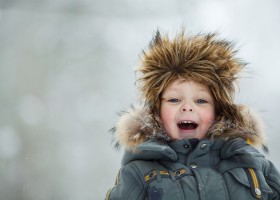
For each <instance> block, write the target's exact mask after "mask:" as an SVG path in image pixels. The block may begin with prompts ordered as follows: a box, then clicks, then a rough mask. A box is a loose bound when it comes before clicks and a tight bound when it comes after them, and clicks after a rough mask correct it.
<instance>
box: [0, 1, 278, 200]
mask: <svg viewBox="0 0 280 200" xmlns="http://www.w3.org/2000/svg"><path fill="white" fill-rule="evenodd" d="M279 20H280V1H278V0H271V1H261V0H247V1H243V0H235V1H222V0H211V1H206V0H204V1H203V0H199V1H197V0H152V1H151V0H133V1H131V0H120V1H113V0H111V1H110V0H103V1H101V0H100V1H97V0H95V1H94V0H24V1H22V0H0V199H1V200H90V199H104V198H105V194H106V192H107V190H108V189H109V188H110V187H112V186H113V185H114V181H115V176H116V174H117V172H118V169H119V167H120V161H121V157H122V150H121V151H116V150H114V148H113V144H112V143H111V139H112V136H111V134H110V132H109V129H110V128H112V127H113V126H114V124H115V122H116V121H117V119H118V115H117V113H118V112H120V111H122V110H125V109H126V108H127V107H129V106H130V104H132V103H135V102H136V101H137V93H136V88H135V86H134V81H135V74H134V71H133V68H134V67H135V66H137V65H138V64H139V54H140V53H141V51H142V49H145V48H146V47H147V45H148V43H149V41H150V40H151V38H152V36H153V34H154V33H155V30H156V29H157V28H158V29H160V30H162V31H163V32H170V34H171V35H172V34H176V32H178V30H180V28H181V27H182V26H184V27H186V32H187V33H189V34H196V33H199V32H219V33H220V37H222V38H228V39H230V40H232V41H236V42H237V45H236V46H237V48H240V51H239V54H238V55H239V57H241V58H242V59H243V60H245V61H247V62H249V63H250V64H249V65H248V68H247V73H244V74H243V77H244V78H243V79H242V80H241V81H240V91H239V92H238V93H237V96H236V101H237V102H239V103H243V104H247V105H249V106H251V107H253V108H254V109H255V110H256V111H258V112H260V114H261V116H262V117H263V119H264V121H265V125H266V132H267V136H268V144H269V147H270V154H269V155H267V157H268V158H269V159H270V160H272V161H273V162H274V163H275V164H276V165H277V166H278V168H280V160H279V156H277V152H279V151H280V147H279V139H280V123H279V122H278V119H279V113H280V105H279V99H280V89H279V86H280V78H279V75H280V59H279V52H280V39H279V35H280V26H279Z"/></svg>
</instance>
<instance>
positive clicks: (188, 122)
mask: <svg viewBox="0 0 280 200" xmlns="http://www.w3.org/2000/svg"><path fill="white" fill-rule="evenodd" d="M193 123H194V122H192V121H189V120H186V121H181V122H180V124H193Z"/></svg>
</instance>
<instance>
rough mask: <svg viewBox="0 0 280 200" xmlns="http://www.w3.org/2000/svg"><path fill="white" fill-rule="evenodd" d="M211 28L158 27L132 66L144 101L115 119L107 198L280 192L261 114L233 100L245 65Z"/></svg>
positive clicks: (160, 199) (210, 198)
mask: <svg viewBox="0 0 280 200" xmlns="http://www.w3.org/2000/svg"><path fill="white" fill-rule="evenodd" d="M235 53H236V51H235V50H233V47H232V45H231V43H229V42H227V41H225V40H219V39H217V37H216V35H215V34H212V35H211V34H208V35H203V34H199V35H195V36H186V35H185V34H184V33H181V34H179V35H177V36H176V37H175V38H174V39H173V40H171V39H169V38H168V37H167V36H164V37H162V36H161V34H160V33H159V32H157V34H156V36H155V38H154V39H153V41H152V42H151V44H150V46H149V48H148V50H147V51H145V52H144V53H143V55H142V63H141V66H140V67H139V69H138V71H139V72H140V77H139V79H138V83H139V89H140V94H141V97H142V98H141V99H142V103H143V105H144V106H142V107H140V108H135V107H133V108H132V109H131V110H129V111H128V112H127V113H124V114H123V115H122V116H121V118H120V120H119V121H118V123H117V125H116V131H115V135H116V140H117V145H122V146H124V148H125V153H124V157H123V160H122V168H121V169H120V172H119V174H118V176H117V180H116V185H115V187H113V188H112V189H110V190H109V191H108V193H107V195H106V199H110V200H184V199H191V200H196V199H200V200H205V199H207V200H220V199H221V200H230V199H231V200H235V199H238V200H243V199H244V200H250V199H274V200H275V199H280V174H279V172H278V170H277V169H276V168H275V167H274V165H273V164H272V163H271V162H270V161H268V160H266V159H265V158H264V156H263V155H262V154H261V153H259V152H258V151H257V150H256V149H255V148H254V147H253V146H262V147H263V148H264V149H265V150H266V145H265V139H264V135H263V132H262V127H261V120H260V119H259V118H257V116H256V114H254V113H253V112H252V111H251V110H249V109H248V108H247V107H245V106H243V105H236V104H235V103H234V101H233V97H234V82H235V81H236V80H237V78H238V76H237V75H238V73H239V72H240V71H241V69H242V68H243V67H244V66H245V64H244V63H243V62H241V61H240V60H239V59H237V58H236V57H235Z"/></svg>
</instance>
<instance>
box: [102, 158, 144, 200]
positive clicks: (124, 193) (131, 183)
mask: <svg viewBox="0 0 280 200" xmlns="http://www.w3.org/2000/svg"><path fill="white" fill-rule="evenodd" d="M131 199H133V200H142V199H143V200H144V199H145V189H144V183H143V177H141V176H140V174H139V172H138V170H137V167H136V166H135V165H134V164H133V163H130V164H128V165H126V166H124V167H122V168H121V169H120V171H119V174H118V176H117V178H116V183H115V186H114V187H113V188H111V189H110V190H109V191H108V192H107V195H106V198H105V200H131Z"/></svg>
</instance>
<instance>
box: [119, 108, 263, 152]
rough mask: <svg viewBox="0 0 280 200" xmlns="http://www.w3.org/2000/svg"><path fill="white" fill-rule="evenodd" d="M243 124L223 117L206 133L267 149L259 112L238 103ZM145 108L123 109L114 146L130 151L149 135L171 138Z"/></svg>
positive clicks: (158, 137)
mask: <svg viewBox="0 0 280 200" xmlns="http://www.w3.org/2000/svg"><path fill="white" fill-rule="evenodd" d="M237 108H238V109H237V110H238V112H240V113H241V116H242V118H243V121H244V122H246V123H244V124H236V123H233V122H232V121H230V120H226V119H225V118H224V117H222V118H221V119H220V120H219V121H217V122H216V123H214V124H213V126H212V127H211V128H210V129H209V131H208V133H207V137H208V138H210V139H219V138H220V139H224V140H231V139H235V138H242V139H244V140H246V141H248V143H250V144H252V145H253V146H256V147H260V146H261V147H263V149H264V150H265V151H267V147H266V140H265V135H264V131H263V123H262V120H261V119H260V117H259V116H258V114H257V113H256V112H254V111H252V110H251V109H249V108H248V107H245V106H243V105H239V106H237ZM157 122H158V120H157V119H154V118H153V117H152V115H151V114H149V112H148V111H147V109H143V108H141V107H132V108H131V109H130V110H128V111H127V112H123V113H122V115H121V117H120V119H119V121H118V122H117V124H116V127H115V131H114V134H115V140H116V141H115V142H116V146H119V145H121V146H123V147H124V148H126V149H129V150H135V148H136V147H137V146H138V145H139V144H141V143H143V142H145V141H147V140H148V139H150V138H156V139H158V140H161V141H166V142H168V141H170V140H171V139H170V138H169V137H168V136H167V135H166V133H165V131H164V129H163V128H162V126H161V125H159V124H158V123H157Z"/></svg>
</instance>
